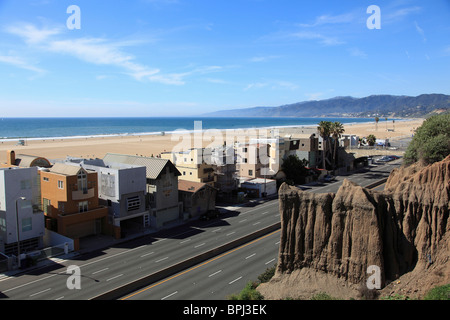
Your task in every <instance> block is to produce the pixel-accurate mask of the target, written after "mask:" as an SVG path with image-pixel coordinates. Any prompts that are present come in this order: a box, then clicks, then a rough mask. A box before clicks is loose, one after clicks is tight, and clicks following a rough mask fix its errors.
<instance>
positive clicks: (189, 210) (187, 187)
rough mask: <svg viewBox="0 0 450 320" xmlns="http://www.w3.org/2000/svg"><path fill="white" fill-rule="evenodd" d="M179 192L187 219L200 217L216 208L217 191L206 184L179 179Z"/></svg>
mask: <svg viewBox="0 0 450 320" xmlns="http://www.w3.org/2000/svg"><path fill="white" fill-rule="evenodd" d="M178 192H179V197H180V201H181V202H183V211H184V213H185V214H187V215H188V217H187V218H193V217H199V216H201V215H202V214H204V213H206V212H208V211H209V210H214V209H215V208H216V194H217V189H215V188H213V187H211V186H210V185H208V184H206V183H201V182H194V181H188V180H182V179H179V180H178Z"/></svg>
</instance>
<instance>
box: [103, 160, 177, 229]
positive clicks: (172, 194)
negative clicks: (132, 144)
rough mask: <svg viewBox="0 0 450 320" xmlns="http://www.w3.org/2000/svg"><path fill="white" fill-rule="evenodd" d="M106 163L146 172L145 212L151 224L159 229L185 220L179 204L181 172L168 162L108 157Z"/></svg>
mask: <svg viewBox="0 0 450 320" xmlns="http://www.w3.org/2000/svg"><path fill="white" fill-rule="evenodd" d="M103 161H104V162H105V163H123V164H130V165H135V166H144V167H145V168H146V173H145V177H146V201H145V203H146V209H147V210H148V211H149V224H150V226H151V227H153V228H156V229H159V228H162V227H164V226H167V225H168V224H170V223H174V222H177V221H179V220H180V219H183V209H182V206H183V204H182V203H181V202H179V200H178V177H179V176H181V173H180V171H178V169H177V168H176V167H175V166H174V164H173V163H172V162H171V161H170V160H167V159H161V158H153V157H140V156H133V155H124V154H116V153H108V154H106V155H105V157H103Z"/></svg>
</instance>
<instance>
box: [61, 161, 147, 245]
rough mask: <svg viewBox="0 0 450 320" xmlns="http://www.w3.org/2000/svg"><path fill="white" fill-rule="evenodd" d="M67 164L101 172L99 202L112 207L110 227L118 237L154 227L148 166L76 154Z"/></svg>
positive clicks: (110, 209) (109, 209)
mask: <svg viewBox="0 0 450 320" xmlns="http://www.w3.org/2000/svg"><path fill="white" fill-rule="evenodd" d="M65 163H66V164H70V165H74V166H82V167H83V168H84V169H86V170H91V171H95V172H97V185H98V198H99V204H100V205H103V206H105V207H107V208H108V227H109V228H112V231H111V232H112V233H113V234H114V236H115V237H116V238H120V237H121V236H122V235H124V234H128V233H133V232H137V231H141V230H142V229H144V228H147V227H149V226H150V219H149V211H148V209H147V208H146V206H145V200H146V167H145V166H138V165H132V164H124V163H115V162H105V161H104V160H102V159H81V158H73V157H68V158H67V159H66V161H65Z"/></svg>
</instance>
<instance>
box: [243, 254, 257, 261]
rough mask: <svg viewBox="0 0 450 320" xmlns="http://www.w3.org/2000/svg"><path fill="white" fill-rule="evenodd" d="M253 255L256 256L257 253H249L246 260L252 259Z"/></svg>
mask: <svg viewBox="0 0 450 320" xmlns="http://www.w3.org/2000/svg"><path fill="white" fill-rule="evenodd" d="M253 256H256V253H253V254H251V255H249V256H248V257H247V258H245V260H247V259H250V258H251V257H253Z"/></svg>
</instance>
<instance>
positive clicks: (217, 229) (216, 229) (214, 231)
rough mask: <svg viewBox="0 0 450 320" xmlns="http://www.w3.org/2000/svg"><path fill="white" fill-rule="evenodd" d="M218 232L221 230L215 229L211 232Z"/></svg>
mask: <svg viewBox="0 0 450 320" xmlns="http://www.w3.org/2000/svg"><path fill="white" fill-rule="evenodd" d="M219 230H222V228H217V229H215V230H213V231H212V232H217V231H219Z"/></svg>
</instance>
